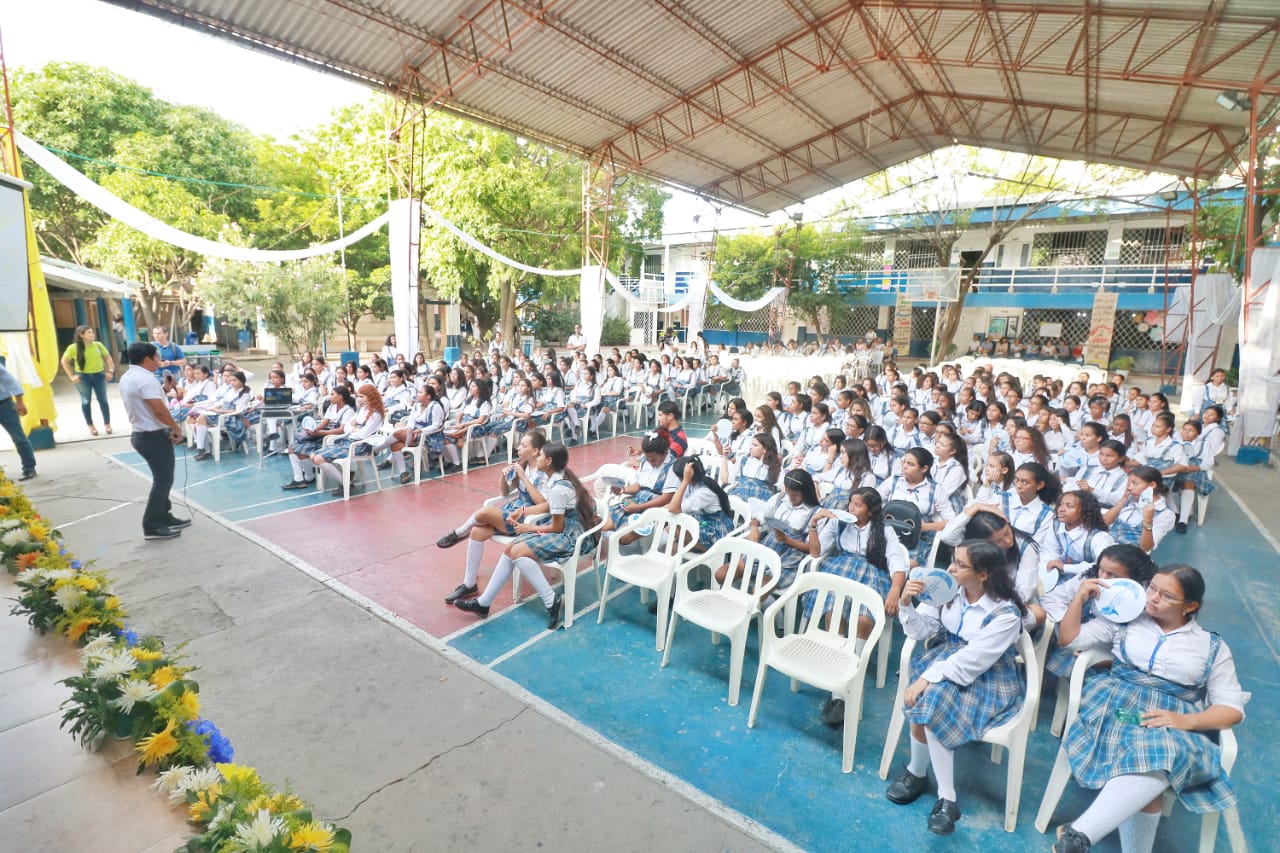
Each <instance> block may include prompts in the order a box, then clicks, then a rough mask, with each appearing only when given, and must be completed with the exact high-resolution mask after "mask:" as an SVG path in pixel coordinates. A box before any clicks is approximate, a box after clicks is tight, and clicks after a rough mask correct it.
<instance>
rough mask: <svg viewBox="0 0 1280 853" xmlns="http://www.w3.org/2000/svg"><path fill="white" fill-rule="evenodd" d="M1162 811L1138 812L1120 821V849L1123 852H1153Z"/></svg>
mask: <svg viewBox="0 0 1280 853" xmlns="http://www.w3.org/2000/svg"><path fill="white" fill-rule="evenodd" d="M1159 826H1160V812H1138V813H1137V814H1136V815H1134V816H1133V817H1130V818H1126V819H1125V820H1123V821H1122V822H1121V823H1120V849H1121V850H1122V851H1123V853H1151V850H1152V849H1153V848H1154V847H1155V846H1156V829H1157V828H1159Z"/></svg>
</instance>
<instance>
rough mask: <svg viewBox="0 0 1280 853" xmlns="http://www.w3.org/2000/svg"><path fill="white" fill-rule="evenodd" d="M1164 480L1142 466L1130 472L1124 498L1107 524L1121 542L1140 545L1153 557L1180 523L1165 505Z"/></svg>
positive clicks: (1146, 466) (1111, 514)
mask: <svg viewBox="0 0 1280 853" xmlns="http://www.w3.org/2000/svg"><path fill="white" fill-rule="evenodd" d="M1166 494H1167V492H1166V490H1165V487H1164V478H1163V477H1162V476H1161V475H1160V472H1159V471H1157V470H1156V469H1155V468H1152V467H1150V466H1149V465H1138V466H1137V467H1135V468H1134V469H1133V470H1131V471H1130V472H1129V480H1128V485H1127V487H1126V489H1125V494H1124V498H1123V499H1122V500H1120V501H1118V502H1117V503H1116V505H1115V506H1113V507H1111V509H1109V510H1107V512H1106V515H1104V516H1103V517H1104V518H1105V519H1106V522H1107V524H1109V525H1111V535H1112V537H1113V538H1114V539H1115V540H1116V541H1117V542H1128V543H1129V544H1131V545H1137V546H1138V547H1139V548H1141V549H1142V550H1143V551H1146V552H1147V553H1148V554H1150V553H1151V552H1152V551H1154V550H1155V549H1156V546H1157V545H1159V544H1160V540H1161V539H1163V538H1164V537H1165V536H1166V535H1168V533H1169V531H1170V530H1172V529H1173V525H1174V523H1175V521H1176V519H1175V516H1174V514H1173V511H1172V510H1171V509H1169V507H1168V505H1167V504H1166V503H1165V499H1164V498H1165V495H1166Z"/></svg>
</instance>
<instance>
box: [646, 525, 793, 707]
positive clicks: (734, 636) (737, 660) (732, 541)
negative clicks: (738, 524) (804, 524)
mask: <svg viewBox="0 0 1280 853" xmlns="http://www.w3.org/2000/svg"><path fill="white" fill-rule="evenodd" d="M726 563H727V564H728V568H727V570H726V573H725V578H724V581H717V580H716V579H715V571H716V570H717V569H719V568H720V567H721V566H724V565H725V564H726ZM699 566H706V567H708V568H710V569H711V586H710V588H708V589H690V588H689V574H690V572H692V571H693V570H694V569H695V568H697V567H699ZM781 577H782V558H781V557H779V556H778V554H777V552H776V551H774V550H773V549H772V548H769V547H767V546H765V545H761V544H759V543H757V542H751V541H748V540H746V539H742V538H729V539H722V540H720V541H719V542H717V543H716V544H715V545H713V546H712V547H711V548H710V549H709V550H708V551H707V552H706V553H704V554H698V555H696V556H695V557H694V558H693V559H691V560H689V561H688V562H686V563H685V564H684V565H683V566H681V567H680V570H679V571H678V572H676V576H675V590H676V597H675V602H674V604H673V607H672V611H671V618H670V621H669V622H668V624H667V641H666V644H665V645H666V648H665V650H664V651H663V653H662V665H663V666H666V665H667V661H668V659H669V658H670V656H671V641H672V640H673V639H674V638H675V635H676V622H678V621H679V620H680V617H681V616H683V617H684V618H685V619H687V620H688V621H690V622H692V623H693V624H695V625H700V626H702V627H703V628H706V629H707V630H708V631H710V632H711V642H712V643H715V642H717V640H718V636H717V635H719V634H724V635H725V636H726V637H728V638H729V704H730V705H737V704H738V692H739V690H740V689H741V687H742V660H743V657H744V656H745V655H746V652H747V634H748V633H749V632H750V631H751V621H752V619H753V618H754V619H756V620H761V619H762V617H761V612H760V600H761V599H762V598H763V597H764V596H766V595H768V594H769V592H770V590H772V589H773V588H774V587H775V586H777V585H778V579H779V578H781ZM758 633H759V634H760V635H761V636H764V634H765V629H764V623H763V621H761V622H760V627H759V628H758Z"/></svg>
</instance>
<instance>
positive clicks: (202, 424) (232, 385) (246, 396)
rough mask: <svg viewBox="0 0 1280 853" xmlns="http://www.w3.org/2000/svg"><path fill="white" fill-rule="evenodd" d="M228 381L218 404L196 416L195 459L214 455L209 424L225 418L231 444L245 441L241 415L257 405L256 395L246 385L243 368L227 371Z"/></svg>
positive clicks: (215, 399) (225, 426)
mask: <svg viewBox="0 0 1280 853" xmlns="http://www.w3.org/2000/svg"><path fill="white" fill-rule="evenodd" d="M226 381H227V384H226V385H225V386H224V388H223V390H222V391H221V392H220V393H219V394H218V395H217V396H216V397H215V398H214V405H213V406H211V407H208V408H204V407H202V408H201V410H200V414H198V415H196V450H197V453H196V455H195V460H196V461H197V462H203V461H205V460H206V459H212V458H213V452H212V450H211V449H210V444H209V427H211V426H213V425H214V424H217V423H218V422H219V420H221V421H222V428H223V429H224V430H225V431H226V433H227V438H228V439H229V440H230V442H231V446H232V447H235V446H236V445H237V444H239V443H240V442H242V441H244V437H245V427H244V421H243V420H241V416H242V415H243V414H244V413H245V412H246V411H248V409H249V407H250V406H252V405H253V395H252V394H251V393H250V391H249V386H247V385H245V376H244V374H243V373H241V372H240V371H239V370H235V371H232V372H230V373H228V374H227V377H226Z"/></svg>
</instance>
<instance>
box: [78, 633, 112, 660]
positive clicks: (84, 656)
mask: <svg viewBox="0 0 1280 853" xmlns="http://www.w3.org/2000/svg"><path fill="white" fill-rule="evenodd" d="M114 644H115V637H113V636H111V635H110V634H99V635H98V636H96V637H94V638H93V639H92V640H90V641H89V642H87V643H85V646H84V648H83V649H81V650H80V663H81V664H82V665H84V666H88V665H89V664H91V663H97V662H98V661H100V660H101V659H102V657H103V656H104V655H105V654H106V653H107V652H109V651H110V650H111V647H112V646H113V645H114Z"/></svg>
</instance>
